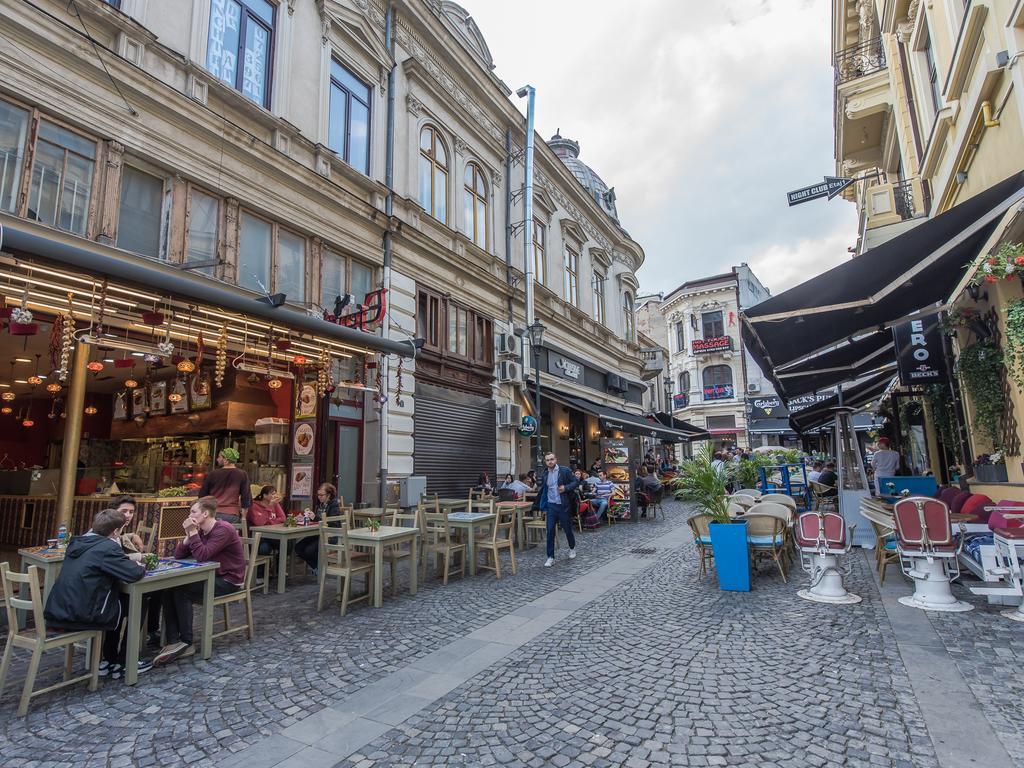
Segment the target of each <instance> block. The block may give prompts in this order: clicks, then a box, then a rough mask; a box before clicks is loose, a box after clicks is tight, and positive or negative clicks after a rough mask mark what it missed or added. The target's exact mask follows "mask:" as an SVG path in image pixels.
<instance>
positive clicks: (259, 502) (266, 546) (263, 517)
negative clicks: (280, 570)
mask: <svg viewBox="0 0 1024 768" xmlns="http://www.w3.org/2000/svg"><path fill="white" fill-rule="evenodd" d="M286 517H287V515H285V513H284V509H282V508H281V494H279V493H278V492H277V489H276V488H275V487H274V486H272V485H264V486H263V487H262V488H260V492H259V494H258V495H257V496H254V497H253V500H252V505H251V506H250V507H249V511H248V512H246V513H245V519H246V522H248V523H249V527H250V528H255V527H257V526H260V525H280V524H281V523H283V522H284V521H285V518H286ZM276 550H277V542H276V541H261V542H260V554H261V555H269V554H270V553H271V552H274V551H276Z"/></svg>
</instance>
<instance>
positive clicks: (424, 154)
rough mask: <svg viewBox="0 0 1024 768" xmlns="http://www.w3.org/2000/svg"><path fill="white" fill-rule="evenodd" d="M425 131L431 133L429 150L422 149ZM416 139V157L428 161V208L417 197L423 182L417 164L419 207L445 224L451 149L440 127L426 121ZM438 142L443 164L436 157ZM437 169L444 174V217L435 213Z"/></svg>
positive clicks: (447, 208) (446, 221)
mask: <svg viewBox="0 0 1024 768" xmlns="http://www.w3.org/2000/svg"><path fill="white" fill-rule="evenodd" d="M426 131H430V135H431V140H430V149H429V150H424V149H423V134H424V133H425V132H426ZM417 139H418V143H417V148H418V150H419V154H418V157H421V158H426V160H427V161H428V162H429V163H430V208H429V209H428V208H426V207H424V206H423V201H422V200H420V199H418V198H419V193H420V191H421V190H420V187H421V186H422V183H423V182H422V178H421V177H420V172H421V167H420V164H417V182H418V184H417V190H416V196H417V202H418V203H419V204H420V207H421V208H423V210H424V211H426V213H427V215H429V216H430V217H431V218H432V219H435V220H437V221H440V222H441V223H442V224H447V223H448V216H449V214H450V210H449V209H450V208H451V206H450V205H449V204H448V203H449V200H448V188H449V187H450V186H451V172H450V170H449V168H450V165H451V157H452V153H451V150H450V149H449V147H448V144H447V142H446V141H445V140H444V136H442V135H441V131H440V129H439V128H437V126H435V125H433V124H432V123H427V124H426V125H424V126H423V127H422V128H420V131H419V136H418V137H417ZM438 144H440V145H441V148H442V149H444V155H445V163H444V164H441V163H440V162H438V160H437V157H436V154H437V145H438ZM438 170H440V171H441V172H442V174H443V175H444V190H443V194H442V195H441V197H442V199H443V200H444V218H443V219H442V218H439V217H438V215H437V200H438V194H437V189H435V187H436V185H435V183H434V182H435V180H436V179H437V174H436V171H438Z"/></svg>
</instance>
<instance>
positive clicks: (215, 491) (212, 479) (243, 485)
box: [199, 448, 252, 523]
mask: <svg viewBox="0 0 1024 768" xmlns="http://www.w3.org/2000/svg"><path fill="white" fill-rule="evenodd" d="M239 458H240V457H239V454H238V451H237V450H236V449H235V448H225V449H224V450H222V451H221V452H220V453H219V454H218V455H217V469H215V470H213V471H212V472H210V474H208V475H207V476H206V477H204V478H203V484H202V486H201V487H200V488H199V496H200V498H202V497H203V496H213V497H214V498H215V499H217V509H218V510H219V513H220V519H221V520H227V521H228V522H229V523H239V522H241V521H242V515H244V514H245V511H246V510H247V509H249V505H251V504H252V490H251V489H250V486H249V476H248V475H247V474H245V470H244V469H239V468H238V467H236V466H235V463H236V462H237V461H238V459H239Z"/></svg>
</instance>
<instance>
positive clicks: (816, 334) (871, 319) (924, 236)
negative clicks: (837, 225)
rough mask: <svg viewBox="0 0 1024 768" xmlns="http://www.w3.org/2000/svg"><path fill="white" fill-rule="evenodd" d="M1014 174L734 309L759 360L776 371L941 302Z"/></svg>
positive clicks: (1018, 189)
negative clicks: (883, 240)
mask: <svg viewBox="0 0 1024 768" xmlns="http://www.w3.org/2000/svg"><path fill="white" fill-rule="evenodd" d="M1022 199H1024V172H1020V173H1017V174H1015V175H1014V176H1011V177H1010V178H1008V179H1005V180H1003V181H1001V182H999V183H998V184H995V185H994V186H992V187H990V188H988V189H986V190H985V191H984V192H981V193H980V194H978V195H975V196H974V197H972V198H970V199H969V200H966V201H964V202H963V203H961V204H960V205H958V206H956V207H955V208H951V209H949V210H948V211H945V212H944V213H941V214H939V215H938V216H936V217H935V218H933V219H930V220H928V221H925V222H923V223H922V224H920V225H918V226H917V227H915V228H914V229H912V230H910V231H909V232H905V233H903V234H902V235H899V236H898V237H894V238H893V239H892V240H889V241H888V242H886V243H883V244H882V245H880V246H878V247H877V248H872V249H871V250H870V251H868V252H866V253H864V254H862V255H861V256H858V257H856V258H853V259H851V260H850V261H847V262H844V263H843V264H840V265H839V266H838V267H835V268H833V269H830V270H828V271H827V272H824V273H823V274H820V275H818V276H817V277H813V278H811V279H810V280H808V281H806V282H804V283H801V284H800V285H798V286H796V287H795V288H791V289H789V290H788V291H785V292H783V293H780V294H779V295H778V296H774V297H772V298H770V299H768V300H767V301H763V302H761V303H760V304H758V305H756V306H754V307H751V308H750V309H748V310H746V311H745V312H743V313H742V318H743V323H744V326H745V327H746V328H748V329H749V330H750V333H749V334H745V339H746V340H747V341H748V344H750V346H752V347H755V348H757V349H758V351H757V353H756V357H757V358H758V361H759V363H762V364H767V365H768V366H769V367H770V368H776V369H777V368H779V367H781V366H783V365H785V364H786V363H788V362H791V361H794V360H799V359H801V358H803V357H806V356H807V355H810V354H812V353H814V352H816V351H818V350H821V349H825V348H828V347H830V346H833V345H835V344H838V343H840V342H841V341H843V340H845V339H848V338H850V337H853V336H858V335H860V334H863V333H865V332H867V331H870V330H873V329H876V328H879V327H880V326H886V325H888V324H890V323H893V322H896V321H898V320H901V319H903V318H905V317H906V316H907V315H910V314H912V313H914V312H917V311H918V310H921V309H924V308H927V307H930V306H933V305H936V304H938V303H940V302H945V301H946V299H947V297H948V296H949V294H950V292H951V291H952V290H953V289H954V288H955V287H956V286H957V285H958V283H959V282H960V279H961V278H962V277H963V275H964V271H965V268H966V265H967V264H969V263H970V262H972V261H973V260H974V259H975V258H976V257H977V255H978V252H979V251H980V250H981V248H982V247H983V246H984V245H985V243H986V242H987V241H988V239H989V237H990V236H991V235H992V233H993V231H994V230H995V228H996V227H997V226H998V224H999V220H1000V218H1001V217H1002V216H1003V214H1004V213H1006V211H1007V210H1008V209H1009V208H1010V207H1011V206H1013V205H1015V204H1016V203H1018V202H1019V201H1021V200H1022Z"/></svg>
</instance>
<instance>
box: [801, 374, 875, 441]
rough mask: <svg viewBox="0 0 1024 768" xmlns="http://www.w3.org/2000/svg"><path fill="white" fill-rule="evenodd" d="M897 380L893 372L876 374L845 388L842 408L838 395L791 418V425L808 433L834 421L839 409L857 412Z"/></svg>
mask: <svg viewBox="0 0 1024 768" xmlns="http://www.w3.org/2000/svg"><path fill="white" fill-rule="evenodd" d="M894 378H895V376H894V373H893V372H892V371H884V372H882V373H876V374H875V375H873V376H870V377H868V378H866V379H863V380H862V381H858V382H856V383H855V384H852V385H851V386H850V387H849V388H846V387H844V388H843V402H842V405H841V406H840V404H839V395H838V393H837V394H835V395H832V397H830V398H828V399H827V400H822V401H821V402H820V403H818V404H817V405H812V406H811V407H810V408H805V409H804V410H802V411H800V412H799V413H797V414H795V415H793V416H790V417H789V423H790V424H791V425H792V426H793V429H794V430H796V431H797V432H800V433H803V432H808V431H810V430H812V429H814V428H816V427H819V426H821V425H822V424H825V423H826V422H828V421H830V420H832V418H833V417H834V416H835V410H836V409H837V408H840V407H841V408H846V409H850V410H857V409H859V408H863V407H864V406H866V405H867V404H868V403H870V402H871V401H872V400H875V399H876V398H878V397H881V395H882V394H883V393H884V392H885V391H886V389H888V388H889V386H890V385H891V384H892V382H893V379H894Z"/></svg>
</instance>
